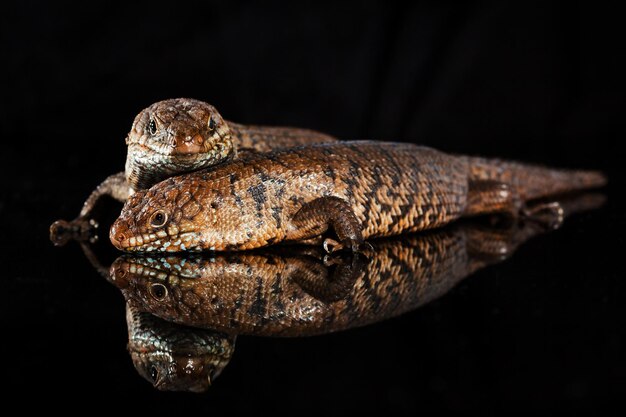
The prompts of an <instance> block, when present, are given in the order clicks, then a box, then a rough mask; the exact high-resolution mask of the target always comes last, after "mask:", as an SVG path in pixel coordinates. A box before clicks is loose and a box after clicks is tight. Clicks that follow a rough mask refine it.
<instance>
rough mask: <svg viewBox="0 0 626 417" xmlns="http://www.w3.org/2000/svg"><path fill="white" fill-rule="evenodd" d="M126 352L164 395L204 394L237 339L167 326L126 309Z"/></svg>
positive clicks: (164, 322)
mask: <svg viewBox="0 0 626 417" xmlns="http://www.w3.org/2000/svg"><path fill="white" fill-rule="evenodd" d="M126 322H127V323H128V351H129V353H130V356H131V358H132V360H133V365H134V366H135V369H137V371H138V372H139V374H140V375H141V376H142V377H144V378H145V379H147V380H148V381H150V382H151V383H152V384H153V385H154V386H155V387H156V388H158V389H160V390H165V391H191V392H203V391H206V390H207V389H208V388H209V386H210V385H211V382H212V381H213V380H215V378H217V377H218V376H219V374H220V373H221V372H222V369H224V367H225V366H226V365H227V364H228V362H229V361H230V358H231V356H232V354H233V352H234V349H235V338H236V336H229V335H226V334H223V333H220V332H215V331H212V330H203V329H194V328H191V327H187V326H181V325H178V324H175V323H170V322H167V321H165V320H163V319H160V318H158V317H156V316H154V315H152V314H150V313H147V312H143V311H140V310H139V309H136V308H133V307H132V306H131V305H130V304H127V305H126Z"/></svg>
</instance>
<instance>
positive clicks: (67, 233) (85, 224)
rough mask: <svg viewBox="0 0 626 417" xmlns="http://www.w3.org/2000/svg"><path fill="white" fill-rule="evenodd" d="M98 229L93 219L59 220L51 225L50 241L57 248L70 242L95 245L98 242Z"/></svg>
mask: <svg viewBox="0 0 626 417" xmlns="http://www.w3.org/2000/svg"><path fill="white" fill-rule="evenodd" d="M97 229H98V222H96V221H95V220H93V219H85V218H80V217H79V218H78V219H75V220H72V221H71V222H68V221H65V220H57V221H56V222H54V223H52V225H50V240H51V241H52V243H53V244H54V245H55V246H64V245H66V244H67V242H69V241H70V240H76V241H79V242H85V241H89V242H91V243H94V242H95V241H97V240H98V235H97V233H96V231H97Z"/></svg>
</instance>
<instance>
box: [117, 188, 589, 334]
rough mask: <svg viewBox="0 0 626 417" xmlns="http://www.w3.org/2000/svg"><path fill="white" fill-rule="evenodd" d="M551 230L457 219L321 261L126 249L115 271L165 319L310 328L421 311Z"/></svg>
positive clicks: (227, 326) (268, 254)
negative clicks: (154, 254) (151, 255)
mask: <svg viewBox="0 0 626 417" xmlns="http://www.w3.org/2000/svg"><path fill="white" fill-rule="evenodd" d="M592 204H594V205H595V204H597V200H596V202H593V203H592ZM545 231H546V229H545V227H543V226H542V225H541V224H539V223H535V222H523V223H516V222H514V223H512V224H511V225H509V226H506V227H502V228H493V227H486V226H481V225H477V224H460V225H455V227H451V228H444V229H441V230H437V231H432V232H429V233H425V234H420V235H417V234H413V235H407V236H402V237H400V238H397V239H384V240H378V241H375V242H373V247H372V250H371V251H368V253H367V256H365V255H362V254H351V253H347V254H343V255H342V256H341V257H339V258H338V257H336V256H333V257H331V258H330V259H329V257H328V256H326V257H325V258H324V260H321V259H320V258H321V257H322V256H323V252H322V251H320V250H319V249H315V248H310V249H308V250H303V249H302V247H300V248H296V247H294V248H291V249H289V250H286V248H281V249H282V250H280V251H279V250H278V248H275V250H265V251H260V252H259V251H255V252H238V253H237V252H235V253H226V254H215V256H212V257H210V258H207V257H192V258H182V257H179V256H176V255H170V256H167V257H155V258H146V257H137V256H133V255H124V256H121V257H119V258H118V259H117V260H116V261H115V262H114V263H113V265H112V266H111V278H110V279H111V282H113V283H114V285H116V286H118V287H119V288H120V289H121V290H122V293H123V294H124V297H125V299H126V300H127V302H131V303H132V304H133V305H135V306H136V308H138V309H140V310H142V311H146V312H150V313H151V314H154V315H155V316H158V317H161V318H163V319H165V320H167V321H171V322H175V323H179V324H184V325H188V326H193V327H200V328H210V329H214V330H217V331H221V332H226V333H230V334H249V335H263V336H286V337H292V336H311V335H317V334H323V333H329V332H335V331H340V330H345V329H349V328H354V327H359V326H364V325H367V324H370V323H374V322H378V321H382V320H385V319H387V318H390V317H394V316H397V315H400V314H403V313H405V312H407V311H410V310H413V309H416V308H418V307H419V306H421V305H423V304H426V303H428V302H430V301H432V300H433V299H435V298H438V297H440V296H441V295H443V294H445V293H446V292H447V291H449V290H450V289H451V288H452V287H454V286H455V285H456V284H457V283H458V282H459V281H461V280H462V279H464V278H465V277H467V276H469V275H470V274H472V273H473V272H474V271H476V270H478V269H480V268H482V267H484V266H487V265H489V264H492V263H496V262H500V261H502V260H504V259H506V258H507V257H509V256H510V255H511V254H512V253H513V252H514V251H515V250H516V249H517V247H518V246H519V245H520V244H522V243H524V242H525V241H527V240H528V239H529V238H531V237H533V236H535V235H537V234H540V233H543V232H545ZM272 249H274V248H272ZM332 265H335V266H334V267H333V268H331V266H332Z"/></svg>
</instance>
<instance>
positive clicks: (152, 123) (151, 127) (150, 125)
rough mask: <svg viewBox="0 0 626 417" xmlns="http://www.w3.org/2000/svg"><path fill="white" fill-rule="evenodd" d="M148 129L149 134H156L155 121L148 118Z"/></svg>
mask: <svg viewBox="0 0 626 417" xmlns="http://www.w3.org/2000/svg"><path fill="white" fill-rule="evenodd" d="M148 130H149V131H150V134H151V135H156V132H157V126H156V122H155V121H154V119H150V123H148Z"/></svg>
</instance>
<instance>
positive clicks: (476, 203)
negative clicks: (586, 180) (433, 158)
mask: <svg viewBox="0 0 626 417" xmlns="http://www.w3.org/2000/svg"><path fill="white" fill-rule="evenodd" d="M498 213H501V214H506V215H509V216H511V217H512V218H514V219H517V218H524V219H528V220H533V221H535V222H537V223H540V224H543V225H544V226H546V227H548V228H551V229H554V228H557V227H558V226H559V225H560V224H561V223H562V222H563V209H562V208H561V206H560V203H558V202H549V203H537V204H533V205H530V206H529V205H526V203H525V202H524V201H523V200H522V199H521V197H520V196H519V194H518V193H517V192H516V191H515V189H514V188H513V187H511V186H510V185H509V184H506V183H503V182H498V181H491V180H483V181H472V182H470V184H469V190H468V193H467V207H466V209H465V215H466V216H477V215H481V214H498Z"/></svg>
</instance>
